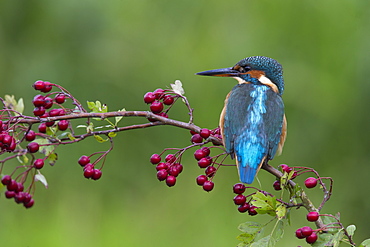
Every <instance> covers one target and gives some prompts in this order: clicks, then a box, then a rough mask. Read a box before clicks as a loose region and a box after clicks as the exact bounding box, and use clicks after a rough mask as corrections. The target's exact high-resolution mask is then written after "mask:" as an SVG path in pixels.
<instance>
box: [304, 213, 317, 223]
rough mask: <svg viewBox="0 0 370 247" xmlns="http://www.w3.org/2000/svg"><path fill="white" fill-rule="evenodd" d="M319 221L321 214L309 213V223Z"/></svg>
mask: <svg viewBox="0 0 370 247" xmlns="http://www.w3.org/2000/svg"><path fill="white" fill-rule="evenodd" d="M318 219H319V213H318V212H309V213H308V214H307V220H308V221H311V222H314V221H317V220H318Z"/></svg>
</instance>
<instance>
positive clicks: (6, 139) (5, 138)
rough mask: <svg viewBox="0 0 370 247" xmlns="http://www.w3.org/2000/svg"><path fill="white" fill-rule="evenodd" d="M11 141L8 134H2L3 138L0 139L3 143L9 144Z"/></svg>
mask: <svg viewBox="0 0 370 247" xmlns="http://www.w3.org/2000/svg"><path fill="white" fill-rule="evenodd" d="M11 142H12V137H11V136H10V135H7V134H5V135H3V140H2V143H3V144H5V145H10V143H11Z"/></svg>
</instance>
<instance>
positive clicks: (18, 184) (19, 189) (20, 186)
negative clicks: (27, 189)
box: [15, 183, 24, 193]
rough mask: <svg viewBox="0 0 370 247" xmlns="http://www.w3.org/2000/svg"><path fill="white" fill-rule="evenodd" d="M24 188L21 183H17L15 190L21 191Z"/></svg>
mask: <svg viewBox="0 0 370 247" xmlns="http://www.w3.org/2000/svg"><path fill="white" fill-rule="evenodd" d="M23 190H24V186H23V184H22V183H17V188H16V189H15V192H16V193H18V192H22V191H23Z"/></svg>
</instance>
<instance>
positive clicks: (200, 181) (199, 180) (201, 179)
mask: <svg viewBox="0 0 370 247" xmlns="http://www.w3.org/2000/svg"><path fill="white" fill-rule="evenodd" d="M206 181H208V178H207V176H206V175H199V176H198V177H197V184H198V185H200V186H202V185H203V184H204V182H206Z"/></svg>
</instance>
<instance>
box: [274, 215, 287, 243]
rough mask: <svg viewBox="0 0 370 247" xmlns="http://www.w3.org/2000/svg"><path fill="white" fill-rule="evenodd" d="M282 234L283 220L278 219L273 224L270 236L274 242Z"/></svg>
mask: <svg viewBox="0 0 370 247" xmlns="http://www.w3.org/2000/svg"><path fill="white" fill-rule="evenodd" d="M283 235H284V222H283V221H282V220H278V221H277V222H276V225H275V229H274V231H273V232H272V233H271V236H272V238H273V239H274V240H275V242H277V241H279V240H280V239H281V238H282V237H283Z"/></svg>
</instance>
